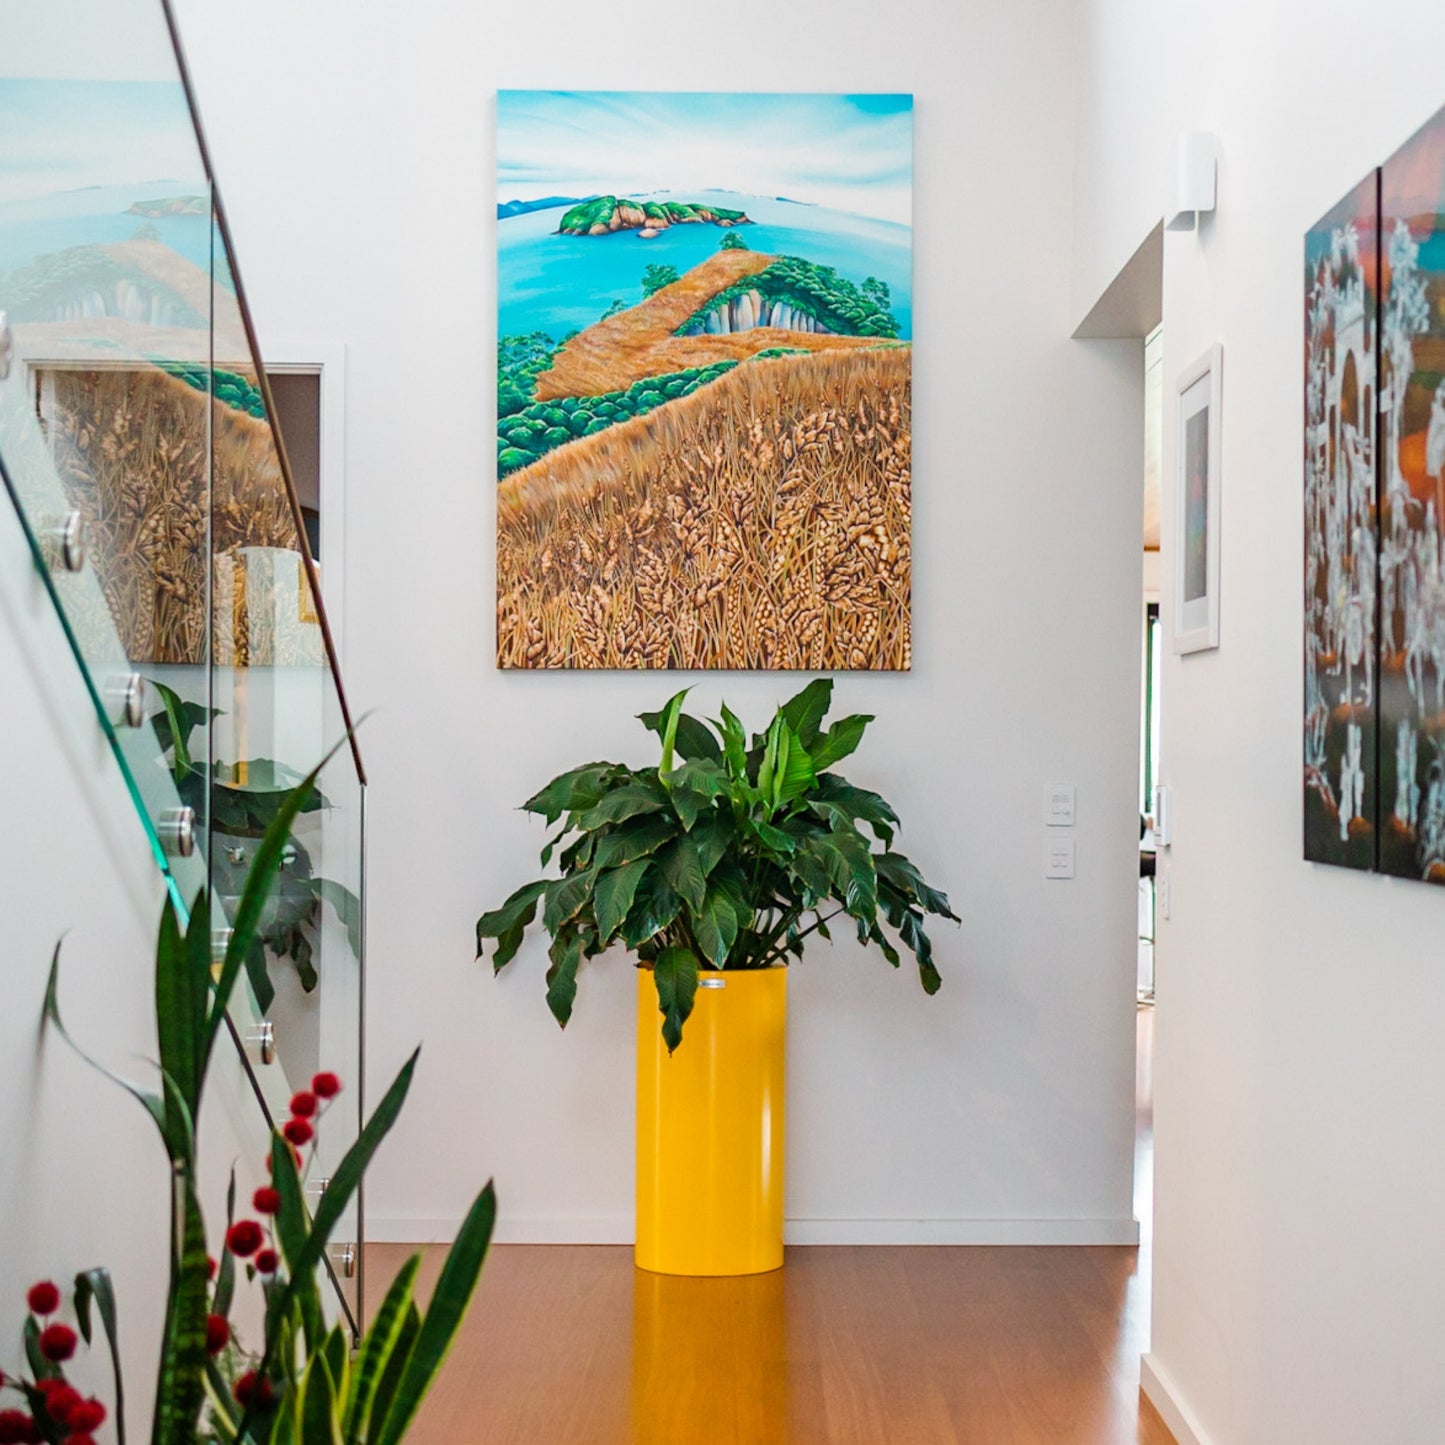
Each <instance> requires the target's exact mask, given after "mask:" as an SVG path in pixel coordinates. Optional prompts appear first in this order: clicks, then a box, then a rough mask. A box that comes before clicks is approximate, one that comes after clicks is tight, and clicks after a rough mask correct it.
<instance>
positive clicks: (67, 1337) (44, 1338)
mask: <svg viewBox="0 0 1445 1445" xmlns="http://www.w3.org/2000/svg"><path fill="white" fill-rule="evenodd" d="M40 1353H41V1354H42V1355H44V1356H45V1358H46V1359H47V1360H49V1361H50V1362H51V1364H53V1365H58V1364H59V1363H60V1362H61V1361H62V1360H68V1359H69V1358H70V1357H71V1356H72V1355H73V1354H74V1353H75V1331H74V1330H73V1329H71V1328H70V1326H69V1325H46V1326H45V1328H44V1329H43V1330H41V1331H40Z"/></svg>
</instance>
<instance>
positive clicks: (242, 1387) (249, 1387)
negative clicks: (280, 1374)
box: [233, 1370, 271, 1408]
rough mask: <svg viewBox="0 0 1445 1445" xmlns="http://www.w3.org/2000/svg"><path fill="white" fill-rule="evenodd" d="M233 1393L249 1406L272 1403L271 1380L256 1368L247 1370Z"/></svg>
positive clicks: (243, 1403) (237, 1382)
mask: <svg viewBox="0 0 1445 1445" xmlns="http://www.w3.org/2000/svg"><path fill="white" fill-rule="evenodd" d="M233 1393H234V1394H235V1396H236V1399H237V1400H238V1401H239V1402H240V1403H241V1404H242V1405H245V1406H247V1407H248V1408H249V1407H250V1406H252V1405H258V1406H265V1405H269V1404H270V1403H271V1382H270V1380H268V1379H267V1378H266V1377H265V1376H264V1375H258V1374H257V1373H256V1372H255V1370H247V1371H246V1373H245V1374H244V1375H242V1376H241V1378H240V1379H239V1380H237V1381H236V1384H235V1387H234V1392H233Z"/></svg>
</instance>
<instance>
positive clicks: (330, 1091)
mask: <svg viewBox="0 0 1445 1445" xmlns="http://www.w3.org/2000/svg"><path fill="white" fill-rule="evenodd" d="M311 1092H312V1093H313V1094H316V1095H317V1096H318V1097H320V1098H322V1099H334V1098H335V1097H336V1096H337V1095H338V1094H339V1093H340V1092H341V1080H340V1079H338V1078H337V1077H336V1075H335V1074H333V1073H331V1072H330V1071H329V1070H328V1071H327V1072H326V1073H322V1074H317V1075H316V1077H315V1078H314V1079H312V1081H311Z"/></svg>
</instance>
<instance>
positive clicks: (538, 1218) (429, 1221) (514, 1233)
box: [366, 1213, 635, 1244]
mask: <svg viewBox="0 0 1445 1445" xmlns="http://www.w3.org/2000/svg"><path fill="white" fill-rule="evenodd" d="M460 1223H461V1221H460V1220H458V1219H451V1218H446V1219H433V1218H418V1217H416V1216H412V1215H384V1214H383V1215H374V1214H371V1213H368V1214H367V1216H366V1239H367V1243H368V1244H450V1243H451V1242H452V1240H454V1239H455V1238H456V1235H457V1226H458V1224H460ZM634 1233H635V1231H634V1227H633V1221H632V1216H631V1215H630V1214H626V1215H621V1214H619V1215H606V1214H603V1215H578V1216H568V1217H567V1218H553V1217H549V1216H547V1215H531V1216H520V1217H519V1216H518V1215H515V1214H513V1215H507V1214H503V1215H501V1216H500V1217H499V1218H498V1220H497V1227H496V1230H495V1231H494V1232H493V1234H492V1239H493V1242H494V1243H496V1244H631V1243H632V1241H633V1238H634Z"/></svg>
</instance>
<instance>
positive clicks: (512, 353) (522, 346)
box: [497, 331, 557, 418]
mask: <svg viewBox="0 0 1445 1445" xmlns="http://www.w3.org/2000/svg"><path fill="white" fill-rule="evenodd" d="M556 353H557V342H555V341H553V339H552V338H551V337H550V336H548V335H546V334H545V333H544V332H541V331H533V332H530V333H528V334H527V335H525V336H504V337H502V339H501V340H500V341H498V342H497V416H498V418H501V417H508V416H514V415H516V413H517V412H519V411H522V410H523V409H524V408H525V407H528V406H530V405H531V404H532V402H533V401H534V400H535V399H536V395H537V373H538V372H539V371H546V369H547V368H548V367H549V366H551V364H552V358H553V356H555V355H556Z"/></svg>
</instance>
